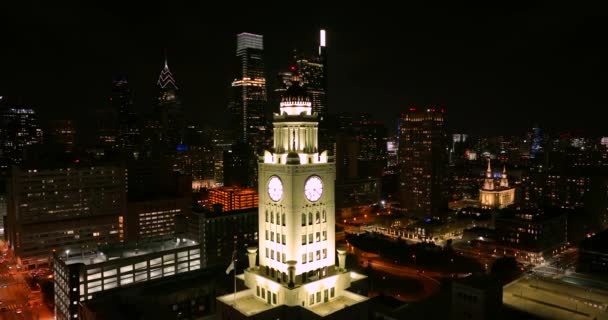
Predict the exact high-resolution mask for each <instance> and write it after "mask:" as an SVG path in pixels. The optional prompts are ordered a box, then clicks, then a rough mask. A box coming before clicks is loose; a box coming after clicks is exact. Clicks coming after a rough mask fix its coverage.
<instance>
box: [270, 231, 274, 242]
mask: <svg viewBox="0 0 608 320" xmlns="http://www.w3.org/2000/svg"><path fill="white" fill-rule="evenodd" d="M270 241H272V242H274V232H270Z"/></svg>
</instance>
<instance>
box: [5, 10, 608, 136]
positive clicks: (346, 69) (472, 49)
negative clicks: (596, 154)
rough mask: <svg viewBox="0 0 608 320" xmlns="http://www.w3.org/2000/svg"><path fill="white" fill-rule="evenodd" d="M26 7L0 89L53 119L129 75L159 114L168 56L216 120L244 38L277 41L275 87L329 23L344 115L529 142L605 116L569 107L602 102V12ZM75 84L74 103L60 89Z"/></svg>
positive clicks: (335, 104)
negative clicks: (422, 119) (420, 119)
mask: <svg viewBox="0 0 608 320" xmlns="http://www.w3.org/2000/svg"><path fill="white" fill-rule="evenodd" d="M14 9H15V10H14V11H13V12H15V14H14V15H12V18H9V20H7V21H6V23H8V24H9V25H8V26H6V27H5V28H3V30H4V31H3V33H6V34H5V35H4V37H3V38H4V39H6V42H7V43H12V44H15V45H14V46H10V47H8V48H7V49H6V50H3V51H2V53H0V55H1V56H2V59H3V61H11V63H9V64H7V65H6V66H5V68H6V70H5V74H7V76H6V77H3V79H2V81H0V90H2V92H1V94H2V95H4V96H5V97H6V98H7V99H9V101H11V100H17V101H20V102H22V103H23V104H25V105H29V106H33V107H34V108H36V109H38V110H39V112H40V114H41V116H42V117H43V118H52V117H55V118H56V117H62V118H72V117H71V116H70V114H74V113H75V112H77V111H81V110H82V108H85V109H86V110H90V111H91V112H92V110H93V109H94V108H97V107H100V106H101V105H103V104H104V103H105V102H106V101H105V98H107V96H108V94H109V91H110V88H111V79H112V77H114V76H116V75H120V74H124V75H126V76H127V79H128V80H129V83H130V85H131V86H132V88H133V89H132V90H133V93H134V101H135V104H136V108H137V110H138V111H140V112H141V111H149V110H150V109H151V108H152V105H153V99H154V94H153V92H154V89H155V86H154V84H155V81H156V79H157V77H158V72H159V70H160V69H161V68H162V66H163V64H164V52H165V50H166V51H167V55H168V59H169V63H170V65H171V66H172V71H173V72H174V76H175V77H176V79H177V80H178V82H179V83H180V86H181V88H180V89H182V90H181V94H182V97H183V104H184V106H185V108H186V112H188V113H189V114H191V115H193V117H194V118H195V119H200V120H201V122H205V121H204V120H203V119H211V120H212V121H209V122H210V123H216V122H217V120H223V117H224V116H223V112H224V111H225V110H226V109H227V105H228V92H227V91H228V90H227V87H228V85H229V83H230V82H231V81H232V80H234V79H233V76H232V75H233V71H234V70H231V65H232V64H233V59H232V56H233V55H234V53H233V52H234V49H235V48H234V47H235V44H234V36H235V35H236V34H237V33H240V32H252V33H259V34H262V35H264V37H265V39H264V40H265V41H264V46H265V55H266V58H265V60H266V64H267V70H266V75H267V78H268V79H269V86H270V88H268V89H269V90H272V89H273V88H274V87H276V85H277V83H276V82H277V80H276V77H275V76H274V75H276V73H277V72H278V71H280V70H285V68H286V67H288V66H289V64H288V62H289V61H290V55H291V52H292V49H294V48H297V49H298V50H301V51H304V52H314V50H316V49H317V46H318V39H317V37H318V30H319V29H321V28H325V29H327V32H328V34H327V48H328V49H327V50H328V56H329V65H330V68H329V76H328V81H329V84H328V91H329V94H328V99H329V103H328V104H329V106H330V107H329V110H330V112H331V113H336V112H347V111H348V112H370V113H372V114H373V115H374V116H375V117H377V118H378V119H380V120H382V121H383V122H384V123H385V124H386V125H387V126H394V124H395V120H396V119H397V117H398V114H399V112H400V111H403V110H405V109H406V108H407V107H409V106H418V107H425V106H430V105H438V106H442V107H445V108H446V109H447V110H448V121H447V124H448V127H450V128H455V129H461V130H462V129H468V130H473V131H474V130H477V129H479V130H481V131H489V132H491V133H502V132H505V133H516V132H521V130H522V129H525V128H530V127H532V125H533V124H534V123H538V124H539V125H540V126H541V127H545V128H555V129H558V128H585V129H586V130H591V131H598V130H601V122H600V120H599V118H596V119H584V114H582V113H581V114H575V113H572V112H570V111H569V110H570V109H571V108H580V107H581V106H588V107H589V108H590V109H591V108H594V107H595V108H596V107H599V106H601V104H602V100H601V96H600V94H601V90H600V83H601V81H600V80H601V78H602V70H605V68H606V63H605V62H604V61H602V59H601V57H602V56H603V54H602V52H604V51H605V49H606V48H603V47H602V46H601V45H600V44H599V43H598V42H596V41H595V40H594V38H595V37H596V35H599V31H598V30H601V23H600V22H598V20H597V19H595V18H594V15H595V14H594V13H593V10H591V9H592V8H581V7H565V6H564V7H560V6H559V5H551V6H549V5H537V6H519V7H518V6H516V5H512V6H510V7H505V8H501V9H502V10H501V11H496V10H491V8H475V9H473V10H470V11H469V10H465V8H449V7H447V8H431V7H425V6H415V5H409V6H406V7H405V8H404V10H402V11H398V12H395V13H390V12H389V11H390V10H389V9H390V8H388V7H387V8H384V9H376V10H372V14H369V16H368V13H365V12H362V10H358V9H352V8H349V9H348V10H347V12H345V13H348V14H343V15H341V14H339V13H340V12H341V11H340V10H339V9H340V8H331V7H328V8H326V10H325V11H322V12H320V13H319V14H318V15H316V16H312V17H307V18H306V21H308V23H302V24H300V25H290V26H289V27H287V28H284V27H283V26H282V25H281V23H280V22H279V21H277V20H276V19H274V18H273V17H274V15H276V14H277V13H276V12H275V11H274V10H263V9H266V8H262V7H259V8H251V12H250V13H251V14H252V16H251V17H249V18H247V17H246V16H245V14H244V13H239V12H231V11H226V14H224V15H220V17H223V18H226V19H225V20H222V21H219V22H218V21H216V20H218V18H220V17H214V18H212V17H210V15H209V13H208V12H207V13H206V15H202V14H203V13H204V12H205V11H204V10H203V9H204V8H201V7H193V8H186V7H183V6H179V5H176V6H171V7H168V8H150V10H151V11H150V13H149V14H147V15H145V16H137V17H133V16H131V14H132V13H135V9H136V8H129V7H127V8H124V10H123V11H121V12H117V11H116V10H114V8H113V7H111V6H110V5H108V6H105V7H100V8H74V7H72V8H68V7H65V8H37V9H32V10H30V9H31V8H14ZM47 9H48V10H47ZM161 9H163V10H161ZM165 9H166V10H165ZM285 10H289V8H285ZM24 12H26V13H27V15H22V14H21V13H24ZM198 14H201V16H198ZM294 15H302V16H303V17H304V13H298V12H294ZM376 16H378V17H379V16H384V17H387V16H388V19H386V18H385V19H379V18H378V17H376ZM205 17H206V19H205ZM253 17H255V19H254V18H253ZM131 18H133V19H131ZM361 18H365V19H361ZM11 19H12V20H11ZM32 20H34V21H35V22H36V23H31V22H32ZM159 20H162V21H164V23H161V24H159V23H157V22H158V21H159ZM133 39H136V40H135V41H132V40H133ZM401 39H403V40H401ZM602 50H604V51H602ZM273 82H274V83H273ZM67 87H69V88H70V89H69V90H72V91H71V93H70V95H69V97H71V98H70V99H66V97H65V96H64V94H60V92H61V90H68V88H67ZM271 107H272V108H273V109H278V106H271ZM217 110H219V111H221V112H218V111H217ZM79 113H80V114H83V113H82V112H79ZM85 114H86V113H85ZM75 120H82V119H75ZM393 128H394V127H393ZM389 129H391V128H389Z"/></svg>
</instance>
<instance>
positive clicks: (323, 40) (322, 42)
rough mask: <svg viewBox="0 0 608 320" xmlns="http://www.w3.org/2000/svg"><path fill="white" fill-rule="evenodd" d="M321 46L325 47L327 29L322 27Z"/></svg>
mask: <svg viewBox="0 0 608 320" xmlns="http://www.w3.org/2000/svg"><path fill="white" fill-rule="evenodd" d="M321 47H325V30H323V29H321Z"/></svg>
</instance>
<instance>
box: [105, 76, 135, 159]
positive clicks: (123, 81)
mask: <svg viewBox="0 0 608 320" xmlns="http://www.w3.org/2000/svg"><path fill="white" fill-rule="evenodd" d="M110 108H111V114H113V115H115V117H116V120H115V121H112V122H113V123H115V124H116V125H117V126H118V127H117V128H116V129H118V130H117V135H118V136H117V138H116V141H115V145H116V146H118V147H119V148H120V149H122V150H123V151H126V152H133V150H134V149H135V145H136V143H137V140H138V138H139V129H138V128H137V120H136V116H135V112H134V110H133V96H132V95H131V89H130V87H129V82H128V81H127V78H126V77H117V78H116V79H114V80H113V81H112V92H111V94H110Z"/></svg>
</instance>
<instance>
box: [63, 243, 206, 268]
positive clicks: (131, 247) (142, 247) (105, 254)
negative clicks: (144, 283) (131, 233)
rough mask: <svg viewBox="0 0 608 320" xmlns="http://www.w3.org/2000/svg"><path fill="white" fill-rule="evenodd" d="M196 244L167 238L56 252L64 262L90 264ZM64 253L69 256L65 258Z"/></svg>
mask: <svg viewBox="0 0 608 320" xmlns="http://www.w3.org/2000/svg"><path fill="white" fill-rule="evenodd" d="M196 245H198V242H196V241H194V240H189V239H169V240H164V241H154V242H144V243H136V242H130V243H120V244H115V245H109V246H104V247H100V248H99V249H98V250H97V251H95V252H90V251H81V250H66V251H65V252H60V253H58V256H59V257H60V258H62V259H63V260H64V262H65V264H68V265H69V264H75V263H83V264H85V265H92V264H96V263H101V262H106V261H110V260H115V259H120V258H130V257H136V256H143V255H147V254H152V253H158V252H163V251H167V250H172V249H175V248H185V247H191V246H196ZM66 254H67V255H68V256H69V257H68V259H67V260H66V259H65V257H66Z"/></svg>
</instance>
